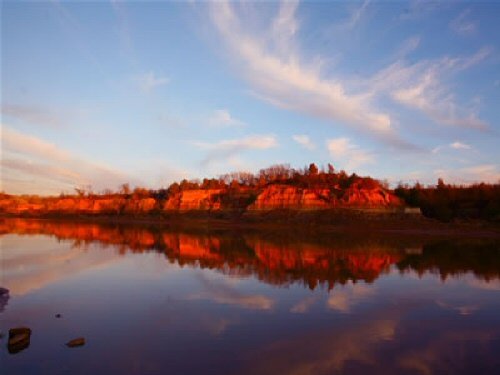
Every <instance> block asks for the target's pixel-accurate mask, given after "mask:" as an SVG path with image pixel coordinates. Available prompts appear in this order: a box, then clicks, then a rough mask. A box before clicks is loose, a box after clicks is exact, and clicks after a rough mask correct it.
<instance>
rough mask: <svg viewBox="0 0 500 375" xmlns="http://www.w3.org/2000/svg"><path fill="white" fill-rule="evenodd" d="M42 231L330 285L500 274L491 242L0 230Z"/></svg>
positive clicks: (10, 226) (269, 277)
mask: <svg viewBox="0 0 500 375" xmlns="http://www.w3.org/2000/svg"><path fill="white" fill-rule="evenodd" d="M7 233H16V234H44V235H50V236H55V237H56V238H58V239H59V240H70V241H73V246H74V247H80V246H84V245H86V244H89V243H95V242H98V243H100V244H102V245H103V246H107V245H112V246H114V247H116V248H117V249H118V252H119V253H120V254H125V253H128V252H134V253H135V252H146V251H155V252H159V253H164V254H165V256H166V258H167V259H168V261H169V262H171V263H177V264H179V265H181V266H184V265H189V266H193V267H201V268H209V269H215V270H218V271H220V272H223V273H225V274H233V275H238V276H251V275H253V276H256V277H258V278H259V279H260V280H262V281H265V282H267V283H271V284H275V285H286V284H290V283H295V282H299V283H303V284H304V285H307V286H308V287H309V288H311V289H313V288H315V287H316V286H317V285H325V286H327V287H328V288H333V287H334V286H335V284H338V283H340V284H345V283H346V282H348V281H365V282H373V281H374V280H376V279H377V278H378V277H379V276H380V275H381V274H383V273H386V272H389V270H390V269H391V266H394V267H396V268H397V269H399V270H400V271H401V272H410V271H412V272H417V273H418V274H419V275H422V274H424V273H426V272H431V273H438V274H439V275H440V276H441V277H442V278H443V279H446V278H447V277H449V276H454V275H458V274H463V273H468V272H472V273H474V274H475V275H476V276H477V277H479V278H481V279H484V280H486V281H489V280H492V279H498V278H500V246H498V245H499V243H498V241H497V240H486V241H474V242H471V241H463V240H462V241H460V242H456V241H440V242H433V243H429V244H422V242H419V241H418V240H416V241H415V240H413V242H411V243H410V244H408V243H407V241H404V240H401V239H392V240H391V239H387V238H352V236H351V237H339V236H338V235H336V236H333V235H330V236H319V235H318V236H311V235H308V236H303V237H301V236H298V235H297V234H294V233H274V234H272V235H270V234H269V233H268V234H265V235H263V234H259V233H246V232H243V233H234V232H227V231H219V232H217V233H213V232H208V231H207V232H202V233H200V232H178V231H170V230H169V229H165V228H160V227H145V226H130V225H127V226H124V225H98V224H92V223H75V222H54V221H45V220H22V219H8V220H3V221H1V222H0V234H7Z"/></svg>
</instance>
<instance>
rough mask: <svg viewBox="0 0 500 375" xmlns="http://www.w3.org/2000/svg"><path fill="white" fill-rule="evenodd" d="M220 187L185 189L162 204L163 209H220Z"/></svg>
mask: <svg viewBox="0 0 500 375" xmlns="http://www.w3.org/2000/svg"><path fill="white" fill-rule="evenodd" d="M220 193H221V189H208V190H201V189H197V190H185V191H181V192H179V193H176V194H174V195H173V196H172V197H170V198H169V199H168V200H167V201H166V202H165V205H164V206H163V209H164V210H165V211H190V210H211V211H212V210H220V208H221V203H220Z"/></svg>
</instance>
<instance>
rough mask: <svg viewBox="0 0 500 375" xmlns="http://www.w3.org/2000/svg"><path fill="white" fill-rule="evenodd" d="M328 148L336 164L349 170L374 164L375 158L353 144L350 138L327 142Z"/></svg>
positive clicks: (334, 139)
mask: <svg viewBox="0 0 500 375" xmlns="http://www.w3.org/2000/svg"><path fill="white" fill-rule="evenodd" d="M326 147H327V149H328V151H329V153H330V155H331V156H332V157H333V158H334V160H335V162H336V163H338V164H340V165H341V166H343V167H344V168H346V169H348V170H353V169H356V168H357V167H359V166H361V165H363V164H370V163H373V162H374V156H373V155H372V154H371V153H369V152H367V151H365V150H362V149H361V148H360V147H359V146H358V145H355V144H353V143H352V142H351V141H350V140H349V138H344V137H342V138H333V139H329V140H327V141H326Z"/></svg>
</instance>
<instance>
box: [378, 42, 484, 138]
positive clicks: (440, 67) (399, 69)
mask: <svg viewBox="0 0 500 375" xmlns="http://www.w3.org/2000/svg"><path fill="white" fill-rule="evenodd" d="M491 52H492V50H491V48H488V47H485V48H481V49H480V50H479V51H477V52H476V53H475V54H473V55H471V56H465V57H456V58H451V57H443V58H439V59H436V60H421V61H418V62H416V63H414V64H410V65H408V64H406V63H405V62H404V61H402V60H398V61H396V62H395V63H393V64H391V65H390V66H388V67H387V68H384V69H382V70H381V71H379V72H378V73H377V74H376V75H375V76H374V77H372V79H371V80H370V83H369V85H370V87H371V89H372V90H374V93H379V94H384V93H386V94H388V95H389V96H390V97H391V98H392V99H393V100H394V101H396V102H398V103H400V104H402V105H404V106H406V107H409V108H412V109H414V110H418V111H420V112H422V113H424V114H425V115H426V116H428V117H429V118H431V119H432V120H433V121H435V122H436V123H438V124H442V125H448V126H456V127H463V128H471V129H479V130H484V129H486V128H488V124H487V123H486V122H485V121H483V120H481V119H480V118H479V117H478V114H477V113H476V111H475V110H474V109H473V108H470V109H468V108H466V107H464V106H462V105H458V104H457V102H456V99H455V97H454V95H453V94H452V93H451V92H450V91H449V89H448V88H447V87H446V85H444V84H443V83H442V79H443V77H447V76H449V75H452V74H453V73H456V72H459V71H461V70H465V69H468V68H470V67H472V66H474V65H477V64H479V63H480V62H482V61H484V60H485V59H486V58H487V57H488V56H490V54H491Z"/></svg>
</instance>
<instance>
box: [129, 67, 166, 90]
mask: <svg viewBox="0 0 500 375" xmlns="http://www.w3.org/2000/svg"><path fill="white" fill-rule="evenodd" d="M135 81H136V83H137V85H138V86H139V89H140V90H141V91H142V92H145V93H150V92H151V91H153V90H154V89H156V88H158V87H160V86H164V85H166V84H167V83H168V82H169V79H168V78H166V77H157V76H156V75H155V73H154V72H148V73H144V74H142V75H140V76H137V77H136V78H135Z"/></svg>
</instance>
